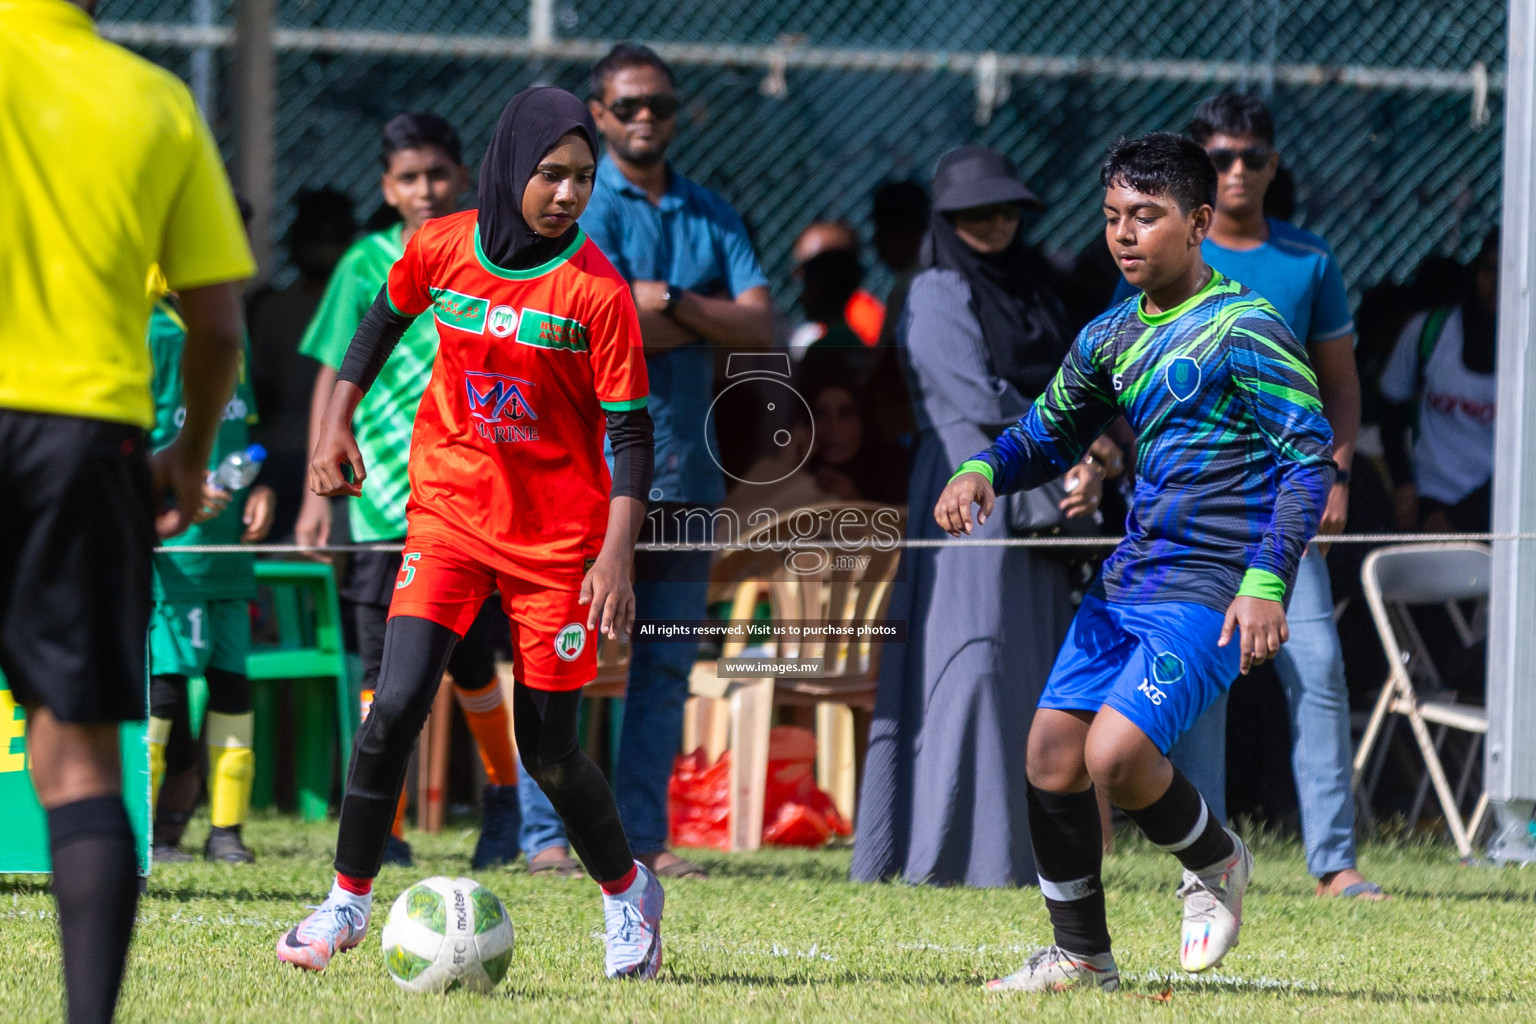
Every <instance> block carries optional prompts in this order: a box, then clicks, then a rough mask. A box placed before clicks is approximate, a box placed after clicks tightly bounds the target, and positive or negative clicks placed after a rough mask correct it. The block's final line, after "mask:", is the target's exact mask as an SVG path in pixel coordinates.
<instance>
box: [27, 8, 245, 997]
mask: <svg viewBox="0 0 1536 1024" xmlns="http://www.w3.org/2000/svg"><path fill="white" fill-rule="evenodd" d="M94 6H95V0H81V2H80V3H79V5H78V6H77V5H75V4H71V3H67V2H65V0H0V167H3V168H4V169H5V170H4V175H5V179H6V181H5V185H4V187H3V188H0V303H3V306H4V313H3V315H0V495H3V496H4V497H3V499H0V670H3V671H4V673H5V676H6V678H7V680H8V682H9V685H10V688H11V690H12V692H13V693H14V695H15V697H16V699H17V701H18V702H19V703H21V704H22V705H23V706H24V707H25V708H26V710H27V747H28V752H29V754H30V761H31V769H32V780H33V784H34V786H35V787H36V789H37V796H38V800H39V801H40V802H41V803H42V805H43V807H44V809H45V810H46V811H47V813H48V835H49V846H50V849H51V852H52V856H53V875H54V884H53V893H54V900H55V902H56V903H57V905H58V914H59V932H60V937H61V939H62V943H63V950H64V956H63V959H64V987H65V999H66V1003H67V1006H68V1019H69V1021H71V1022H72V1024H73V1022H86V1021H107V1020H110V1019H111V1018H112V1015H113V1011H114V1009H115V1006H116V1002H117V992H118V988H119V986H120V985H121V983H122V975H123V967H124V964H125V962H126V959H127V955H128V943H129V940H130V938H131V936H132V932H133V917H134V911H135V907H136V904H137V902H138V879H137V877H136V870H135V863H136V862H135V858H134V847H133V833H132V831H131V829H130V827H129V824H128V815H127V811H126V809H125V808H124V806H123V801H122V779H121V770H120V767H119V765H120V762H119V759H118V758H119V754H118V741H117V736H118V728H117V727H118V723H120V722H124V721H130V720H136V719H142V718H143V717H144V716H145V711H146V709H145V700H146V696H145V691H146V685H145V680H146V675H145V664H144V657H145V654H144V651H145V634H146V631H147V629H148V625H149V613H150V578H151V577H150V549H151V548H152V547H153V546H154V540H155V532H156V528H157V527H158V528H159V530H160V532H161V533H162V534H163V535H169V534H172V533H176V532H179V531H180V530H182V529H185V528H186V526H187V525H188V524H189V523H190V522H191V521H192V518H193V516H194V515H195V514H196V513H197V511H198V505H199V503H200V501H201V492H202V483H203V479H204V476H205V474H206V472H207V466H208V456H209V451H210V449H211V447H212V444H213V439H214V432H215V430H216V429H217V427H218V423H219V415H220V412H221V410H222V408H223V406H224V404H225V402H226V401H227V400H228V398H229V395H230V391H231V388H232V387H233V385H234V378H235V365H236V360H237V358H238V354H239V351H240V314H239V294H238V288H237V283H238V282H239V281H242V280H244V279H245V278H247V277H249V276H250V275H251V274H252V272H253V271H254V269H255V266H254V263H253V261H252V259H251V254H250V250H249V248H248V247H247V244H246V241H245V235H244V233H243V231H242V230H241V224H240V215H239V212H238V211H237V209H236V207H235V201H234V196H233V195H232V193H231V191H230V187H229V182H228V180H227V179H226V178H225V175H224V168H223V163H222V161H221V160H220V158H219V153H218V149H217V148H216V147H215V146H214V143H213V139H212V136H211V135H210V133H209V131H208V128H207V126H206V125H205V124H204V123H203V120H202V118H201V116H200V115H199V114H198V112H197V108H196V106H195V105H194V104H193V102H192V97H191V95H190V93H189V92H188V91H187V89H186V87H185V86H184V85H183V84H182V83H181V82H180V81H178V80H177V79H176V78H175V77H174V76H172V75H171V74H170V73H168V72H166V71H164V70H162V69H160V68H157V67H155V66H154V65H152V64H150V63H148V62H147V61H144V60H142V59H140V58H139V57H136V56H134V55H132V54H130V53H128V52H127V51H126V50H123V49H121V48H119V47H117V46H114V45H112V44H110V43H108V42H106V41H104V40H102V39H101V38H99V37H98V36H97V35H96V32H95V29H94V27H93V25H92V23H91V18H90V12H91V10H92V9H93V8H94ZM155 264H159V266H160V267H161V268H162V270H163V271H164V273H165V277H166V278H167V280H168V281H169V283H170V286H171V287H172V288H173V289H175V290H176V291H178V292H180V295H181V305H182V310H183V314H184V317H185V320H186V324H187V340H186V350H185V356H184V363H183V371H184V374H185V381H186V385H185V397H186V409H187V413H186V422H185V425H184V427H183V430H182V433H181V436H180V437H179V438H178V440H177V441H176V442H175V443H174V444H173V445H172V446H171V447H170V448H168V449H165V450H164V451H162V452H161V453H160V454H159V455H157V456H156V457H155V459H154V460H153V465H151V460H150V459H149V458H148V457H147V455H146V453H145V443H144V432H145V429H146V428H148V427H149V426H150V425H151V424H152V422H153V409H152V406H151V401H150V392H149V384H150V375H151V365H150V354H149V349H148V346H147V345H146V344H145V342H144V332H145V326H146V323H147V321H148V318H149V311H150V306H151V302H152V299H153V297H152V296H151V295H150V294H149V291H148V287H147V282H148V280H149V275H150V268H151V267H152V266H154V265H155ZM162 496H163V497H166V498H171V497H172V496H173V500H172V501H171V502H170V505H169V508H168V510H166V511H163V512H160V514H159V517H158V521H157V518H156V512H157V509H158V508H161V507H162V506H161V504H160V501H161V498H162Z"/></svg>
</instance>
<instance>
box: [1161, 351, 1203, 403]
mask: <svg viewBox="0 0 1536 1024" xmlns="http://www.w3.org/2000/svg"><path fill="white" fill-rule="evenodd" d="M1167 381H1168V391H1169V393H1170V394H1172V395H1173V397H1174V398H1176V399H1178V400H1179V401H1181V402H1182V401H1184V400H1185V399H1187V398H1190V397H1192V396H1193V395H1194V393H1195V391H1196V390H1198V389H1199V387H1200V364H1199V363H1197V362H1195V361H1194V360H1193V359H1192V358H1190V357H1189V356H1179V357H1177V358H1176V359H1174V360H1173V362H1171V363H1169V364H1168V375H1167Z"/></svg>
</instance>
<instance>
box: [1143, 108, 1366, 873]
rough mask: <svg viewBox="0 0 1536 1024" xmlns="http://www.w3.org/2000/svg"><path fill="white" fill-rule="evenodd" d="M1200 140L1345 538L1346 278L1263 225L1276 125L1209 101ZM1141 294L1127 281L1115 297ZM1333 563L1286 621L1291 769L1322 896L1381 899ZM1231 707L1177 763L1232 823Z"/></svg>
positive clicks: (1259, 112) (1274, 167)
mask: <svg viewBox="0 0 1536 1024" xmlns="http://www.w3.org/2000/svg"><path fill="white" fill-rule="evenodd" d="M1189 134H1190V136H1192V137H1193V138H1194V140H1195V141H1196V142H1198V143H1200V145H1202V146H1204V147H1205V150H1206V152H1207V153H1209V154H1210V155H1211V160H1212V161H1213V162H1214V163H1215V165H1216V171H1217V174H1218V178H1219V189H1218V194H1217V200H1216V217H1215V221H1214V222H1213V224H1212V226H1211V233H1210V235H1208V236H1207V237H1206V240H1205V242H1204V244H1203V246H1202V251H1203V253H1204V255H1205V261H1206V263H1208V264H1210V265H1211V266H1212V267H1215V268H1216V269H1217V270H1218V271H1220V272H1221V273H1222V274H1225V275H1226V276H1227V277H1229V278H1231V279H1232V280H1234V281H1239V282H1241V283H1242V284H1245V285H1247V286H1248V287H1249V288H1252V289H1253V290H1254V291H1256V292H1258V293H1259V294H1260V295H1262V296H1264V298H1265V299H1267V300H1268V301H1269V304H1270V305H1272V306H1274V307H1275V309H1276V310H1278V311H1279V313H1280V315H1281V316H1282V317H1284V318H1285V322H1286V324H1287V325H1288V326H1289V327H1290V328H1291V333H1292V334H1294V335H1295V336H1296V337H1297V338H1298V339H1300V340H1301V341H1302V342H1304V343H1305V344H1306V346H1307V355H1308V357H1309V358H1310V359H1311V362H1312V367H1313V370H1314V371H1315V372H1316V374H1317V389H1318V392H1319V393H1320V394H1321V396H1322V399H1323V415H1324V416H1325V417H1326V418H1327V420H1328V424H1329V426H1331V427H1332V428H1333V436H1334V449H1333V459H1334V461H1335V462H1336V463H1337V464H1338V467H1339V471H1338V476H1337V477H1336V478H1335V481H1334V484H1333V488H1332V490H1331V491H1330V492H1329V495H1328V504H1327V507H1326V508H1325V510H1324V512H1323V519H1322V524H1321V525H1320V526H1319V527H1318V534H1319V535H1320V536H1322V535H1327V534H1334V533H1340V532H1342V531H1343V529H1344V520H1345V516H1346V514H1347V512H1348V510H1349V467H1350V462H1351V460H1352V459H1353V457H1354V453H1355V437H1356V435H1357V434H1358V432H1359V429H1360V381H1359V377H1358V376H1357V374H1356V370H1355V352H1354V348H1355V325H1354V320H1353V319H1352V318H1351V316H1350V312H1349V297H1348V295H1347V294H1346V293H1345V290H1344V276H1343V274H1341V273H1340V271H1339V266H1338V264H1337V263H1336V262H1335V261H1334V258H1333V251H1332V250H1331V249H1330V248H1329V247H1328V243H1327V242H1325V241H1323V240H1322V239H1321V238H1319V237H1318V236H1316V235H1314V234H1312V233H1311V232H1309V231H1303V230H1302V229H1301V228H1298V227H1295V226H1293V225H1291V224H1288V223H1286V222H1285V221H1283V220H1277V219H1276V218H1273V217H1266V216H1265V215H1264V197H1265V193H1266V191H1267V190H1268V189H1269V186H1270V184H1271V183H1272V182H1273V181H1274V180H1275V176H1276V173H1277V171H1278V170H1279V166H1280V153H1279V151H1278V150H1276V149H1275V128H1274V121H1273V119H1272V118H1271V116H1270V113H1269V110H1268V109H1267V108H1266V107H1265V106H1264V104H1263V103H1262V102H1260V101H1259V100H1258V99H1257V98H1255V97H1252V96H1243V95H1238V94H1235V93H1223V94H1222V95H1220V96H1217V97H1214V98H1213V99H1210V100H1207V101H1206V102H1204V103H1202V104H1201V105H1200V107H1199V108H1198V109H1197V110H1196V111H1195V117H1194V120H1193V121H1192V122H1191V123H1190V126H1189ZM1130 294H1131V289H1130V288H1129V286H1127V285H1124V283H1123V282H1122V288H1121V291H1120V292H1118V293H1117V295H1116V297H1117V298H1123V297H1125V296H1127V295H1130ZM1325 552H1326V545H1323V546H1322V547H1321V548H1320V547H1319V545H1317V544H1312V545H1310V546H1309V547H1308V548H1307V553H1306V557H1304V558H1303V559H1302V560H1301V565H1300V567H1299V568H1298V570H1297V574H1296V586H1295V589H1294V591H1293V592H1292V596H1291V604H1290V608H1289V610H1288V613H1287V621H1288V622H1289V623H1290V628H1291V639H1290V641H1289V642H1288V643H1287V644H1286V645H1285V646H1284V647H1282V648H1281V649H1280V653H1279V655H1278V656H1277V657H1276V658H1275V668H1276V670H1277V671H1278V672H1279V674H1280V682H1281V685H1282V686H1283V687H1284V689H1285V696H1286V700H1287V702H1288V703H1289V704H1290V709H1291V768H1292V771H1293V772H1294V773H1295V777H1296V793H1297V798H1298V800H1299V802H1300V805H1301V831H1302V839H1303V842H1304V845H1305V847H1306V853H1307V869H1308V871H1309V872H1311V874H1313V875H1314V876H1316V878H1317V879H1318V893H1319V894H1320V895H1322V894H1330V895H1341V896H1363V897H1369V898H1380V897H1381V895H1382V893H1381V888H1380V886H1378V885H1376V884H1375V883H1374V882H1369V881H1367V880H1366V879H1365V876H1363V875H1362V874H1361V873H1360V872H1359V870H1358V868H1357V867H1356V861H1355V806H1354V793H1353V790H1352V788H1351V779H1352V774H1353V761H1352V757H1351V747H1350V737H1349V693H1348V690H1347V688H1346V685H1345V682H1344V655H1343V651H1342V649H1341V648H1340V646H1339V634H1338V630H1337V628H1336V627H1335V625H1334V621H1333V591H1332V589H1331V588H1330V586H1329V582H1328V567H1327V564H1326V563H1325V562H1324V560H1323V556H1324V554H1325ZM1226 703H1227V702H1226V697H1225V695H1223V697H1222V699H1221V700H1220V701H1219V702H1218V703H1216V704H1215V705H1213V706H1212V707H1211V708H1210V709H1208V710H1207V711H1206V713H1205V715H1204V717H1202V718H1201V720H1200V721H1199V722H1198V723H1197V724H1196V725H1195V727H1194V728H1193V729H1191V730H1190V731H1189V732H1188V733H1186V734H1185V736H1184V738H1183V739H1182V740H1180V742H1179V744H1178V745H1177V746H1176V747H1175V748H1174V750H1173V759H1174V761H1175V762H1176V763H1179V764H1180V766H1181V767H1182V768H1183V770H1184V771H1185V773H1186V774H1187V775H1188V776H1189V777H1190V778H1191V779H1192V780H1194V781H1195V784H1196V786H1198V787H1199V788H1200V791H1201V792H1203V793H1206V794H1209V795H1212V796H1214V797H1215V799H1213V800H1212V801H1211V804H1212V807H1211V809H1212V812H1213V813H1216V814H1219V815H1221V816H1223V817H1225V814H1226V808H1225V803H1226V801H1225V791H1226V785H1225V784H1226V763H1225V751H1226V711H1227V708H1226ZM1218 804H1220V806H1219V807H1218Z"/></svg>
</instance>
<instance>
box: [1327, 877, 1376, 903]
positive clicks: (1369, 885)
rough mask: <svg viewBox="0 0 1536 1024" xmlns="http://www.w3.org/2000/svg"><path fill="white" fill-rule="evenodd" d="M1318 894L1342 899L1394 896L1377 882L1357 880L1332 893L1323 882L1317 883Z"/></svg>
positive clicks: (1371, 898) (1373, 898)
mask: <svg viewBox="0 0 1536 1024" xmlns="http://www.w3.org/2000/svg"><path fill="white" fill-rule="evenodd" d="M1317 895H1319V896H1333V897H1334V898H1336V899H1341V900H1389V899H1391V898H1392V897H1390V896H1388V895H1387V894H1386V893H1385V892H1384V891H1382V888H1381V886H1379V885H1377V884H1376V883H1375V882H1368V881H1367V882H1355V883H1353V884H1351V885H1346V886H1345V887H1344V888H1342V889H1340V890H1339V891H1338V892H1335V893H1330V892H1329V891H1328V887H1327V886H1326V885H1324V884H1323V883H1322V882H1319V883H1317Z"/></svg>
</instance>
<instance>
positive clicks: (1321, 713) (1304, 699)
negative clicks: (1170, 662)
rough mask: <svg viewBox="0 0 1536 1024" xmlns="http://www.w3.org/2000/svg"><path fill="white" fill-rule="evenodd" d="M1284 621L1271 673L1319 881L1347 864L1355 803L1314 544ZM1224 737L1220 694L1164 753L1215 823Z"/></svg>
mask: <svg viewBox="0 0 1536 1024" xmlns="http://www.w3.org/2000/svg"><path fill="white" fill-rule="evenodd" d="M1286 622H1287V624H1288V625H1289V626H1290V631H1291V638H1290V640H1288V641H1287V642H1286V643H1285V645H1284V646H1283V647H1281V648H1280V653H1279V654H1278V655H1277V656H1276V658H1275V669H1276V670H1277V671H1278V672H1279V674H1280V684H1281V686H1282V687H1283V688H1284V690H1285V699H1286V703H1287V704H1288V705H1289V706H1290V711H1291V771H1292V773H1293V774H1294V775H1295V777H1296V798H1297V801H1298V802H1299V804H1300V808H1301V837H1302V843H1303V845H1304V846H1305V848H1306V853H1307V870H1308V871H1309V872H1310V873H1311V874H1312V875H1314V876H1316V877H1318V878H1321V877H1322V876H1324V875H1328V874H1332V873H1333V872H1335V871H1342V870H1344V869H1345V868H1352V867H1354V866H1355V802H1354V790H1353V787H1352V782H1353V775H1354V752H1353V748H1352V746H1351V741H1350V736H1349V690H1348V688H1347V687H1346V686H1345V683H1344V653H1343V651H1342V649H1341V648H1340V647H1339V631H1338V629H1337V628H1336V627H1335V625H1334V622H1333V588H1332V587H1331V586H1330V585H1329V581H1328V563H1327V562H1326V561H1325V560H1324V558H1323V556H1322V554H1320V553H1319V552H1318V550H1317V547H1316V546H1315V545H1313V546H1310V547H1308V548H1307V553H1306V555H1305V557H1303V558H1302V560H1301V564H1300V566H1299V567H1298V568H1297V571H1296V586H1295V588H1294V589H1293V591H1292V593H1291V604H1290V607H1289V608H1288V609H1287V610H1286ZM1239 685H1240V684H1239ZM1226 733H1227V697H1226V694H1223V695H1222V696H1221V698H1220V699H1219V700H1217V701H1216V702H1215V703H1213V704H1212V705H1211V706H1210V708H1209V709H1207V710H1206V712H1205V714H1204V715H1202V716H1201V717H1200V720H1199V721H1198V722H1196V723H1195V724H1194V726H1193V727H1192V728H1191V729H1190V730H1189V731H1188V732H1186V733H1185V734H1184V735H1183V737H1182V738H1180V740H1179V741H1178V742H1177V743H1176V744H1174V747H1173V749H1172V750H1171V751H1170V752H1169V754H1168V756H1169V757H1170V758H1172V759H1173V762H1174V763H1175V764H1176V765H1178V766H1179V770H1180V771H1182V772H1183V773H1184V774H1185V776H1186V777H1188V779H1189V781H1190V782H1191V783H1193V784H1194V786H1195V788H1196V789H1198V790H1200V792H1201V794H1202V795H1204V797H1205V799H1206V803H1207V804H1209V805H1210V808H1211V811H1212V813H1214V814H1215V815H1217V816H1218V817H1219V818H1221V820H1222V821H1226V820H1227V797H1226V789H1227V735H1226Z"/></svg>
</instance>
